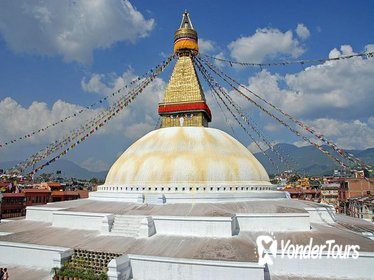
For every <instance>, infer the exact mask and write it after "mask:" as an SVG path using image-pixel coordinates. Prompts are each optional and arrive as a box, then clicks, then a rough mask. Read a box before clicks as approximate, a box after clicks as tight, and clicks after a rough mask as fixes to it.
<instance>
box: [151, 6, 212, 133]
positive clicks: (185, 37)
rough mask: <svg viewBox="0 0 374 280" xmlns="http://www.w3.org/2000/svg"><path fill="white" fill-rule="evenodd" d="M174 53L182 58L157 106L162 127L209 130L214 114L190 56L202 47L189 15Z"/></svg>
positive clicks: (182, 24)
mask: <svg viewBox="0 0 374 280" xmlns="http://www.w3.org/2000/svg"><path fill="white" fill-rule="evenodd" d="M174 52H175V53H176V54H177V55H178V56H179V58H178V61H177V63H176V65H175V67H174V70H173V74H172V76H171V78H170V81H169V84H168V86H167V89H166V92H165V95H164V99H163V101H162V103H160V104H159V107H158V112H159V114H160V115H161V118H162V122H161V127H162V128H163V127H173V126H205V127H207V126H208V122H210V121H211V119H212V115H211V112H210V109H209V107H208V105H207V104H206V101H205V96H204V92H203V90H202V88H201V85H200V81H199V78H198V76H197V73H196V69H195V67H194V65H193V63H192V58H191V56H192V55H196V54H197V53H198V52H199V47H198V37H197V32H196V31H195V29H194V28H193V25H192V23H191V20H190V17H189V14H188V13H187V12H184V13H183V17H182V22H181V25H180V27H179V28H178V30H177V31H176V32H175V34H174Z"/></svg>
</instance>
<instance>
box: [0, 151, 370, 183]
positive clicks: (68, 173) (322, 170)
mask: <svg viewBox="0 0 374 280" xmlns="http://www.w3.org/2000/svg"><path fill="white" fill-rule="evenodd" d="M275 148H276V149H277V150H278V151H279V152H280V154H281V155H282V156H283V157H284V158H286V160H287V162H289V164H290V165H291V167H292V169H293V170H296V171H298V172H300V173H302V174H304V173H305V174H306V175H331V174H332V173H333V171H334V169H339V166H338V165H337V164H336V163H335V161H332V160H331V159H330V158H328V157H327V156H326V155H324V154H323V153H321V152H320V151H319V150H317V149H316V148H315V147H313V146H304V147H297V146H295V145H292V144H277V145H275ZM323 148H324V149H326V150H328V151H329V152H331V153H333V154H336V152H334V151H333V150H332V149H331V148H330V147H328V146H323ZM346 152H349V153H351V154H353V155H354V156H356V157H358V158H360V159H362V160H363V161H364V162H365V163H367V164H371V165H373V164H374V148H369V149H366V150H346ZM254 155H255V157H256V158H257V159H258V160H259V161H260V162H261V163H262V165H263V166H264V167H265V169H266V171H267V172H268V173H269V174H275V173H276V170H275V169H274V167H273V166H272V165H271V163H270V161H269V160H268V159H267V157H266V156H264V155H263V154H262V153H256V154H254ZM269 155H271V158H272V159H273V161H274V162H275V164H276V165H277V166H278V167H279V169H280V171H284V170H287V169H288V167H287V165H286V164H285V163H284V162H281V161H280V160H279V159H278V157H277V156H276V155H275V154H274V153H273V152H269ZM17 163H18V162H17V161H7V162H0V169H8V168H11V167H13V166H14V165H16V164H17ZM57 170H61V171H62V176H63V177H65V178H71V177H74V178H78V179H91V178H98V179H105V177H106V175H107V173H108V171H101V172H94V171H90V170H87V169H86V168H83V167H81V166H79V165H78V164H76V163H74V162H72V161H69V160H64V159H61V160H58V161H56V162H55V163H53V164H51V165H50V166H48V167H46V168H45V169H43V170H42V171H41V173H56V171H57Z"/></svg>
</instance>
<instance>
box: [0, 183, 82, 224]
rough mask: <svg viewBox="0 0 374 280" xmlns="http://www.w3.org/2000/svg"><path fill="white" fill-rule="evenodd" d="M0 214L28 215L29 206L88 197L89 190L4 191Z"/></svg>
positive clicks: (8, 216)
mask: <svg viewBox="0 0 374 280" xmlns="http://www.w3.org/2000/svg"><path fill="white" fill-rule="evenodd" d="M2 195H3V199H2V203H1V209H0V210H1V211H0V215H1V218H2V219H10V218H16V217H21V216H25V215H26V207H27V206H37V205H44V204H47V203H50V202H57V201H65V200H76V199H82V198H87V197H88V191H87V190H77V191H52V192H51V191H49V190H47V189H25V190H22V192H19V193H2Z"/></svg>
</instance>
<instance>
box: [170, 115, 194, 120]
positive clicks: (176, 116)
mask: <svg viewBox="0 0 374 280" xmlns="http://www.w3.org/2000/svg"><path fill="white" fill-rule="evenodd" d="M183 117H184V118H189V119H190V118H192V117H193V114H173V115H170V118H171V119H178V118H183Z"/></svg>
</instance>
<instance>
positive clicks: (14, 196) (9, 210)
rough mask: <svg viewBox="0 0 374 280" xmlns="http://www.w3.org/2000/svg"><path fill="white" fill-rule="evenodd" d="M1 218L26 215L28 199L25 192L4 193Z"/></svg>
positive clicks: (0, 212)
mask: <svg viewBox="0 0 374 280" xmlns="http://www.w3.org/2000/svg"><path fill="white" fill-rule="evenodd" d="M2 196H3V198H2V201H1V208H0V210H1V211H0V220H1V219H10V218H17V217H21V216H25V215H26V199H25V195H24V194H23V193H3V194H2Z"/></svg>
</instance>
